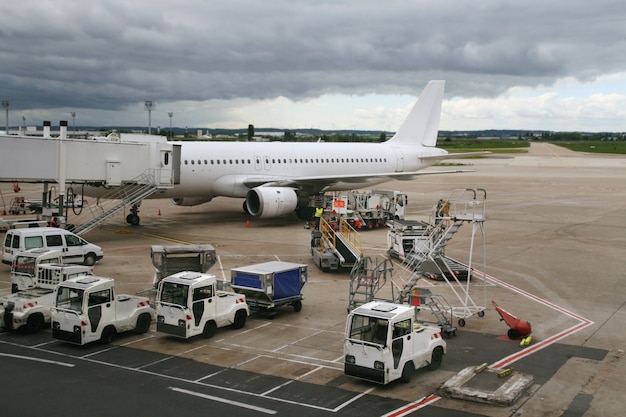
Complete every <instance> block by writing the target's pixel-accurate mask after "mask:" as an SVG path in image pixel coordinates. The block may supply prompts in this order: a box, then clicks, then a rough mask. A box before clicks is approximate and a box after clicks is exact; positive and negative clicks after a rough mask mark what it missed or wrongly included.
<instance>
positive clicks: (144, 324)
mask: <svg viewBox="0 0 626 417" xmlns="http://www.w3.org/2000/svg"><path fill="white" fill-rule="evenodd" d="M150 323H152V317H150V314H148V313H143V314H140V315H139V317H137V325H136V326H135V333H138V334H142V333H146V332H147V331H148V330H150Z"/></svg>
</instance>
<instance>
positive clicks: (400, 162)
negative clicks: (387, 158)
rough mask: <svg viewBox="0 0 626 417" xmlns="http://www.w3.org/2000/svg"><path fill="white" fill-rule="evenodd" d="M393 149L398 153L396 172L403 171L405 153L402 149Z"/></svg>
mask: <svg viewBox="0 0 626 417" xmlns="http://www.w3.org/2000/svg"><path fill="white" fill-rule="evenodd" d="M393 151H394V152H395V153H396V172H402V170H403V169H404V154H403V153H402V149H400V148H393Z"/></svg>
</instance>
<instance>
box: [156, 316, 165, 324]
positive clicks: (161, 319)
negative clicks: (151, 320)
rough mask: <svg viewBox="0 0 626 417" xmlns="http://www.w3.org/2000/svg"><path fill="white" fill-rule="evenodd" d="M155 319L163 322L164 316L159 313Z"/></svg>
mask: <svg viewBox="0 0 626 417" xmlns="http://www.w3.org/2000/svg"><path fill="white" fill-rule="evenodd" d="M157 321H158V322H159V323H163V322H165V317H163V316H161V315H159V316H157Z"/></svg>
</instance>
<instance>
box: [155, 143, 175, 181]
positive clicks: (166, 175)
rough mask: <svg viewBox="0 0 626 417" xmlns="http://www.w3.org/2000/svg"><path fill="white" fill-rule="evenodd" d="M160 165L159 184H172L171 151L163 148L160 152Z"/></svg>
mask: <svg viewBox="0 0 626 417" xmlns="http://www.w3.org/2000/svg"><path fill="white" fill-rule="evenodd" d="M159 156H160V165H161V169H160V170H159V179H158V180H159V184H164V185H171V184H172V164H171V159H172V155H171V152H170V151H168V150H164V149H161V152H160V155H159Z"/></svg>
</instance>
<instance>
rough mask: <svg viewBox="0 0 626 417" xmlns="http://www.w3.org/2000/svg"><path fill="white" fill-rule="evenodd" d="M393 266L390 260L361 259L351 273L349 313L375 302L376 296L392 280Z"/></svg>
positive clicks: (367, 257)
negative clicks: (389, 279)
mask: <svg viewBox="0 0 626 417" xmlns="http://www.w3.org/2000/svg"><path fill="white" fill-rule="evenodd" d="M392 271H393V265H392V264H391V261H390V260H389V259H384V260H383V261H381V262H377V261H372V259H371V258H370V257H369V256H366V257H364V258H361V259H360V260H359V262H357V263H355V264H354V266H353V267H352V270H351V271H350V299H349V301H348V312H350V311H351V310H353V309H355V308H357V307H358V306H360V305H363V304H365V303H369V302H370V301H373V300H374V299H375V297H376V294H377V293H378V292H379V291H380V289H381V288H382V287H384V286H385V284H386V283H387V279H388V278H391V273H392Z"/></svg>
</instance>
